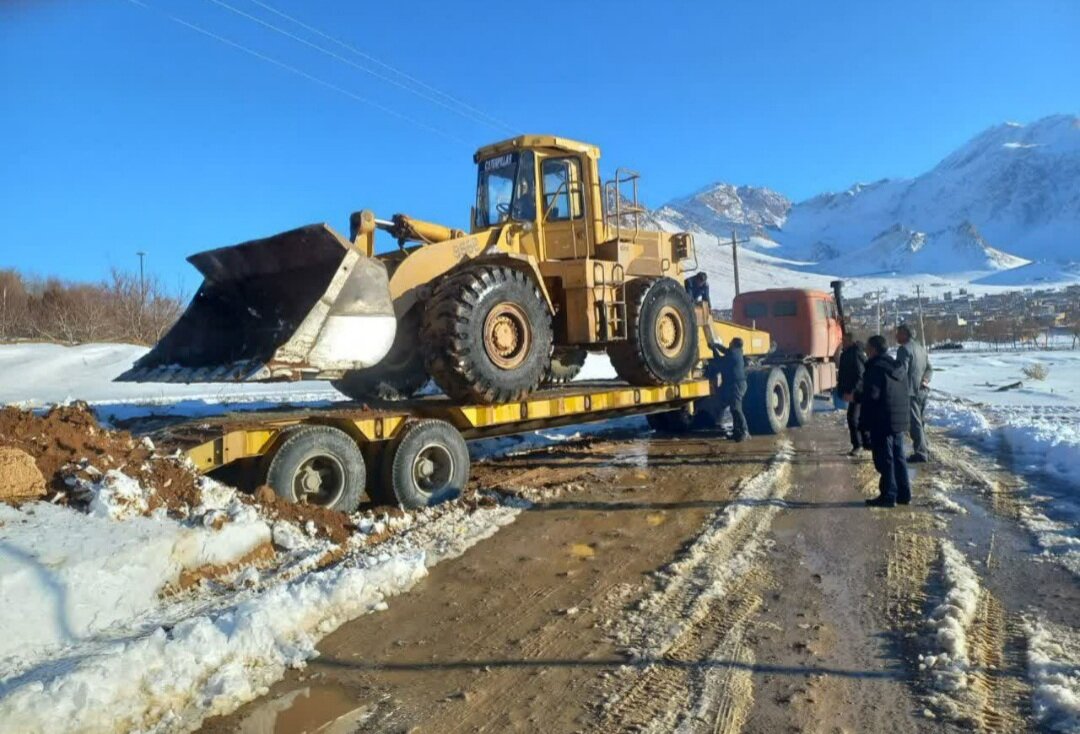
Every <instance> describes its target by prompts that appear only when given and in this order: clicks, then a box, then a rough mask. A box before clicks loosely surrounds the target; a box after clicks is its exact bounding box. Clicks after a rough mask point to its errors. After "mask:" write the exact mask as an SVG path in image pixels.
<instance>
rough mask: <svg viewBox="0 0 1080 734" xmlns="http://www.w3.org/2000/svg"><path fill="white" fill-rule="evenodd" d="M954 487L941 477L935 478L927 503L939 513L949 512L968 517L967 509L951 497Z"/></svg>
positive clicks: (931, 483) (931, 484)
mask: <svg viewBox="0 0 1080 734" xmlns="http://www.w3.org/2000/svg"><path fill="white" fill-rule="evenodd" d="M952 489H953V488H952V486H951V485H949V484H948V483H947V482H946V481H945V480H943V479H942V478H941V477H934V478H933V479H932V480H931V481H930V493H929V494H928V495H927V497H926V500H927V503H928V504H929V505H930V506H931V507H933V508H934V509H935V510H937V511H939V512H947V513H950V514H952V515H966V514H967V509H966V508H964V506H963V505H961V504H960V503H958V502H956V501H955V500H953V499H951V498H950V497H949V494H951V493H952Z"/></svg>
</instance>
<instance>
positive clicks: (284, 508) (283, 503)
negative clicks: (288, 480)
mask: <svg viewBox="0 0 1080 734" xmlns="http://www.w3.org/2000/svg"><path fill="white" fill-rule="evenodd" d="M254 500H255V502H257V503H258V504H259V505H261V506H262V508H263V509H264V510H265V511H266V513H267V514H268V515H271V516H273V517H274V518H277V519H280V520H288V521H289V522H293V523H296V524H297V525H299V526H300V527H304V526H305V525H307V523H308V521H309V520H310V521H311V522H312V523H314V524H315V529H316V531H317V532H318V534H319V535H323V536H325V537H327V538H329V539H330V540H332V541H333V542H335V543H344V542H345V541H346V540H347V539H348V538H349V536H350V535H352V534H353V533H354V532H355V531H356V526H355V525H353V524H352V522H350V521H349V516H348V515H346V514H344V513H342V512H338V511H336V510H328V509H326V508H325V507H317V506H315V505H297V504H294V503H292V502H289V501H288V500H286V499H282V498H281V497H279V496H278V495H277V493H276V492H274V490H273V488H272V487H269V486H267V485H265V484H264V485H262V486H261V487H259V488H258V489H256V490H255V495H254Z"/></svg>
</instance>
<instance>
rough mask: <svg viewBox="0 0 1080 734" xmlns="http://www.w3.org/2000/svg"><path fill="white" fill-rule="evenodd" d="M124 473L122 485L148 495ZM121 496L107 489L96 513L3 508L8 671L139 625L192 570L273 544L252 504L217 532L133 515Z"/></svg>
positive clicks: (4, 660) (2, 625)
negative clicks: (100, 635) (119, 519)
mask: <svg viewBox="0 0 1080 734" xmlns="http://www.w3.org/2000/svg"><path fill="white" fill-rule="evenodd" d="M110 474H111V473H110ZM120 476H123V475H120ZM124 480H126V481H117V482H116V483H115V486H119V487H123V488H124V490H125V491H130V492H136V493H139V492H141V488H139V487H138V484H137V483H135V482H134V481H133V480H131V479H129V478H127V477H124ZM138 496H139V497H140V498H141V497H142V496H143V495H142V494H141V493H140V494H138ZM114 500H115V497H114V496H109V497H108V498H107V499H106V495H105V493H104V492H102V493H101V494H100V495H98V496H97V497H95V500H94V503H93V504H92V507H96V508H97V511H96V512H92V513H91V514H89V515H84V514H82V513H79V512H76V511H74V510H71V509H68V508H66V507H58V506H55V505H51V504H48V503H44V502H36V503H31V504H25V505H23V506H22V507H20V508H14V507H9V506H7V505H0V525H2V526H3V537H2V538H0V598H2V599H3V600H4V603H3V604H0V629H3V630H4V634H3V635H0V673H3V674H4V675H10V673H11V672H12V671H13V670H21V669H24V668H26V667H27V666H28V665H31V664H33V663H34V662H36V661H37V660H39V659H40V658H41V657H42V656H44V655H47V654H50V653H55V652H57V651H58V650H59V649H60V648H63V647H66V646H70V645H74V644H77V643H79V642H80V641H82V640H85V639H87V638H89V637H92V636H93V635H95V634H97V633H100V632H102V631H103V630H106V629H108V628H110V627H114V626H116V625H122V624H124V623H130V622H131V621H132V620H134V619H135V618H137V617H139V616H140V615H142V614H144V613H145V612H147V611H149V610H151V609H153V608H155V607H157V606H159V605H160V597H161V594H162V592H163V591H164V590H165V589H166V588H167V587H169V586H170V585H173V584H175V583H177V581H178V579H179V578H180V575H181V573H182V572H183V571H185V570H195V569H199V568H202V567H204V566H218V565H224V564H227V563H234V562H236V561H237V560H239V559H241V558H243V557H244V556H247V555H248V554H250V553H251V552H252V551H254V550H255V549H256V548H258V547H259V546H262V545H265V544H266V543H268V542H269V541H270V527H269V526H268V525H267V524H266V523H265V522H263V521H262V520H261V519H260V518H259V517H258V516H257V515H256V514H255V513H254V510H252V508H246V509H247V510H248V512H244V513H240V514H234V515H233V517H231V518H230V521H229V522H226V523H224V524H223V525H222V526H221V527H220V528H217V529H215V528H213V527H205V526H191V525H187V524H183V523H181V522H178V521H176V520H173V519H170V518H168V517H166V516H165V515H164V514H163V513H158V514H156V515H155V516H153V517H143V516H141V515H138V514H137V513H135V515H136V516H132V515H129V514H127V512H128V510H125V511H123V512H121V511H120V510H119V509H118V508H121V507H125V508H131V507H132V505H131V504H128V503H117V502H114ZM118 516H125V517H127V518H128V519H125V520H124V521H123V522H117V521H116V520H115V519H114V518H116V517H118Z"/></svg>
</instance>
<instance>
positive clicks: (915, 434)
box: [896, 324, 934, 464]
mask: <svg viewBox="0 0 1080 734" xmlns="http://www.w3.org/2000/svg"><path fill="white" fill-rule="evenodd" d="M896 343H897V344H899V345H900V346H899V347H897V349H896V361H897V362H899V363H900V364H901V366H903V368H904V369H905V370H906V371H907V380H908V395H909V396H910V398H911V449H912V452H911V456H909V457H908V461H910V462H914V463H917V464H918V463H925V462H927V461H929V460H930V451H929V449H927V447H926V428H925V426H924V425H923V411H925V410H926V399H927V398H928V397H930V378H931V377H932V376H933V374H934V368H933V367H931V366H930V357H929V356H928V355H927V354H926V347H925V346H923V344H922V342H920V341H919V340H918V339H916V338H915V335H914V334H913V333H912V330H911V327H910V326H908V325H907V324H900V325H899V326H897V327H896Z"/></svg>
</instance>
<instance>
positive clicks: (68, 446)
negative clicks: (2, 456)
mask: <svg viewBox="0 0 1080 734" xmlns="http://www.w3.org/2000/svg"><path fill="white" fill-rule="evenodd" d="M0 446H9V447H15V448H18V449H21V450H22V451H25V452H26V453H28V454H30V456H32V457H33V458H34V462H35V463H36V464H37V468H38V469H39V470H40V471H41V474H42V475H43V476H44V477H45V482H46V483H47V484H48V486H49V489H51V490H52V491H53V492H55V493H59V494H61V495H63V497H64V498H66V499H69V500H70V499H74V498H71V497H69V496H68V493H69V490H70V487H69V485H68V482H67V479H68V478H69V477H78V478H82V479H86V480H91V481H92V480H94V479H96V478H98V477H99V476H100V474H102V473H104V472H107V471H109V470H110V469H116V470H119V471H122V472H123V473H124V474H126V475H128V476H129V477H131V478H132V479H135V480H137V481H138V482H139V484H141V485H142V486H144V487H153V488H154V489H155V492H154V495H153V496H152V497H151V498H150V508H149V509H150V510H154V509H157V508H158V507H167V508H168V509H170V510H181V509H182V508H184V507H185V506H188V507H193V506H195V505H197V504H198V503H199V500H200V497H201V492H200V490H199V485H198V481H199V477H198V474H197V473H195V472H194V471H193V470H191V469H189V468H188V467H187V466H185V465H184V464H182V463H181V462H179V461H177V460H175V459H172V458H169V457H162V456H155V455H154V450H153V447H152V445H151V444H149V443H145V442H143V441H140V440H136V439H135V438H134V437H132V435H131V434H130V433H128V432H127V431H109V430H106V429H104V428H102V427H101V426H100V425H98V422H97V419H96V418H95V417H94V414H93V413H92V412H91V411H90V409H89V408H88V407H87V406H86V405H85V404H82V403H74V404H72V405H64V406H58V407H55V408H53V409H52V410H50V411H49V412H48V413H46V414H45V415H43V416H38V415H35V414H34V413H32V412H30V411H27V410H21V409H19V408H14V407H6V408H4V409H3V410H0Z"/></svg>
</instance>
